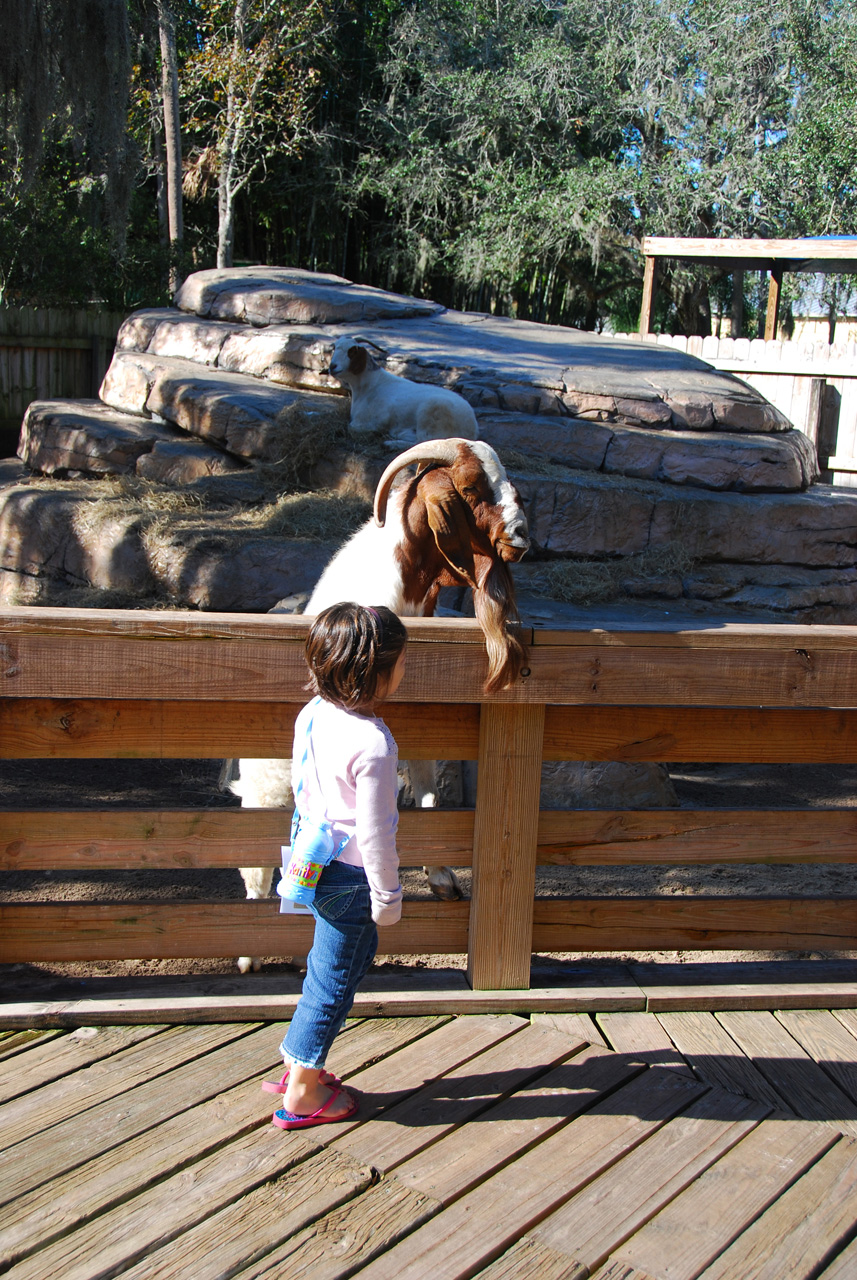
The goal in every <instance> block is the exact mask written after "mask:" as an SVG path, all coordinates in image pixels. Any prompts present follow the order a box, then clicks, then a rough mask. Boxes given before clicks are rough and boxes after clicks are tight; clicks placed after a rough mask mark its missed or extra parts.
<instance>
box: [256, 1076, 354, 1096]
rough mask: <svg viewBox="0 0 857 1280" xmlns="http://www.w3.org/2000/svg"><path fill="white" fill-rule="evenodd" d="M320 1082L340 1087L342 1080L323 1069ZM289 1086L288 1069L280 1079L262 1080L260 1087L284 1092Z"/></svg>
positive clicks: (271, 1091) (272, 1091)
mask: <svg viewBox="0 0 857 1280" xmlns="http://www.w3.org/2000/svg"><path fill="white" fill-rule="evenodd" d="M321 1083H322V1084H326V1085H329V1086H330V1087H331V1088H332V1089H341V1088H342V1081H341V1080H340V1079H339V1077H338V1076H335V1075H334V1074H333V1072H332V1071H323V1072H322V1073H321ZM288 1087H289V1073H288V1071H287V1072H286V1074H285V1075H284V1076H283V1077H282V1078H281V1079H280V1080H263V1081H262V1088H263V1089H264V1090H265V1093H285V1092H286V1090H287V1089H288Z"/></svg>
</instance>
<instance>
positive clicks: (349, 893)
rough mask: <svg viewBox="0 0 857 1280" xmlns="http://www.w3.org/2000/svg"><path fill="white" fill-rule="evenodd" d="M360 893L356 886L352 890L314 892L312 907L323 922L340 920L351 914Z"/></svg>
mask: <svg viewBox="0 0 857 1280" xmlns="http://www.w3.org/2000/svg"><path fill="white" fill-rule="evenodd" d="M359 893H360V889H359V887H358V886H357V885H355V887H354V888H353V889H333V890H332V891H331V892H330V893H319V892H318V890H316V894H315V901H314V903H313V906H314V907H315V909H316V911H317V912H318V914H319V915H320V916H321V917H322V919H324V920H330V921H331V922H332V921H334V920H341V919H342V918H343V916H346V915H350V914H352V908H353V907H355V906H356V900H357V897H358V895H359Z"/></svg>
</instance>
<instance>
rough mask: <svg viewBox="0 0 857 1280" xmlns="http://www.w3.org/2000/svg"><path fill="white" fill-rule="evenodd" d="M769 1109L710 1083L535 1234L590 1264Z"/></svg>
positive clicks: (605, 1254)
mask: <svg viewBox="0 0 857 1280" xmlns="http://www.w3.org/2000/svg"><path fill="white" fill-rule="evenodd" d="M767 1113H768V1108H767V1107H765V1106H763V1105H762V1104H760V1103H758V1102H752V1101H750V1099H748V1098H739V1097H737V1095H734V1094H728V1093H726V1092H725V1091H724V1090H722V1089H711V1090H709V1091H708V1093H707V1094H705V1095H704V1096H703V1097H701V1098H699V1099H698V1100H695V1101H694V1102H692V1103H691V1104H690V1106H688V1107H686V1108H685V1110H684V1111H683V1112H682V1114H681V1115H680V1116H678V1117H676V1119H674V1120H670V1121H669V1122H668V1123H667V1124H665V1125H664V1127H663V1128H662V1129H660V1130H659V1131H658V1132H657V1133H655V1134H653V1136H652V1137H651V1138H649V1140H648V1141H647V1142H645V1143H643V1145H642V1146H641V1147H637V1148H635V1149H634V1150H633V1151H632V1152H631V1153H630V1155H627V1156H625V1158H624V1160H620V1161H619V1163H618V1164H616V1165H614V1166H613V1168H612V1169H610V1170H609V1171H608V1172H607V1173H606V1174H604V1175H603V1176H602V1177H601V1178H598V1179H597V1181H596V1182H594V1183H591V1184H590V1185H589V1186H587V1187H584V1189H583V1190H582V1191H580V1192H578V1193H577V1195H575V1196H573V1197H572V1199H571V1200H569V1201H567V1203H566V1204H564V1205H563V1206H562V1208H560V1209H558V1210H557V1211H556V1212H555V1213H553V1214H551V1216H550V1217H549V1218H547V1219H546V1220H545V1221H544V1222H543V1223H541V1224H540V1225H539V1226H537V1227H536V1228H535V1229H534V1230H533V1231H532V1233H531V1236H532V1239H533V1240H535V1241H537V1242H538V1243H540V1244H543V1245H546V1246H548V1247H549V1248H551V1249H552V1250H555V1251H557V1252H559V1253H564V1254H565V1255H566V1256H567V1257H569V1258H574V1259H575V1260H576V1261H578V1262H580V1263H583V1264H585V1265H586V1266H587V1267H588V1268H589V1270H590V1271H594V1270H595V1269H596V1268H597V1267H598V1266H599V1265H600V1264H601V1263H603V1262H604V1261H605V1260H606V1259H607V1258H608V1257H609V1255H610V1254H611V1253H613V1252H614V1250H615V1249H616V1248H617V1247H618V1246H619V1245H621V1244H622V1243H623V1242H624V1241H625V1240H627V1239H628V1238H629V1237H630V1236H632V1235H633V1234H634V1233H635V1232H636V1231H638V1230H639V1229H640V1228H641V1227H642V1226H644V1225H645V1223H646V1222H648V1221H649V1219H650V1218H653V1217H654V1216H655V1214H656V1213H658V1212H659V1211H660V1210H661V1209H662V1208H664V1206H665V1205H667V1204H669V1202H670V1201H671V1200H673V1199H674V1198H675V1197H676V1196H677V1195H679V1194H680V1193H681V1192H682V1191H684V1190H685V1189H686V1188H687V1187H689V1186H690V1185H691V1183H693V1181H694V1180H695V1179H696V1178H698V1177H699V1176H700V1174H701V1173H703V1172H705V1170H706V1169H708V1168H710V1167H711V1166H712V1165H713V1164H715V1163H716V1161H717V1160H719V1159H720V1158H721V1157H722V1156H723V1155H725V1153H726V1152H727V1151H730V1150H731V1149H732V1147H734V1146H735V1145H736V1144H737V1143H738V1142H740V1141H741V1140H742V1139H743V1138H744V1137H746V1135H747V1134H748V1133H749V1132H750V1131H751V1130H752V1129H754V1128H755V1127H756V1125H758V1124H759V1123H760V1122H761V1121H762V1120H763V1119H764V1117H765V1116H766V1115H767Z"/></svg>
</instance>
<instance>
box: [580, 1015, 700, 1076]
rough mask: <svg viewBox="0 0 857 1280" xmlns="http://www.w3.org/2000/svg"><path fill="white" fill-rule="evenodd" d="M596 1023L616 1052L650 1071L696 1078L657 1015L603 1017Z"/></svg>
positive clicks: (599, 1017) (597, 1018) (598, 1017)
mask: <svg viewBox="0 0 857 1280" xmlns="http://www.w3.org/2000/svg"><path fill="white" fill-rule="evenodd" d="M595 1021H596V1023H597V1024H598V1026H599V1027H600V1028H601V1030H602V1031H603V1032H604V1034H605V1036H606V1043H607V1044H608V1045H609V1046H610V1048H611V1049H613V1050H614V1052H616V1053H629V1054H632V1055H633V1056H634V1057H636V1058H637V1060H638V1061H640V1062H645V1063H646V1065H647V1066H649V1067H667V1068H668V1069H669V1070H671V1071H679V1072H681V1073H682V1074H683V1075H693V1070H692V1068H691V1067H689V1066H688V1064H687V1063H686V1062H685V1060H684V1058H683V1057H682V1056H681V1054H680V1053H679V1051H678V1049H676V1047H675V1045H674V1044H673V1042H672V1040H670V1038H669V1036H668V1035H667V1033H666V1031H665V1030H664V1028H663V1027H662V1026H661V1024H660V1023H659V1022H658V1020H657V1018H656V1017H655V1015H654V1014H653V1013H642V1012H635V1011H632V1012H629V1013H600V1014H598V1016H597V1017H596V1019H595Z"/></svg>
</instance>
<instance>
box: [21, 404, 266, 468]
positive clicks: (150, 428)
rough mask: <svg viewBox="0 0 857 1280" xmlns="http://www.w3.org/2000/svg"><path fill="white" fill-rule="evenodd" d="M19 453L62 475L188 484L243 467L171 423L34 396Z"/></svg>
mask: <svg viewBox="0 0 857 1280" xmlns="http://www.w3.org/2000/svg"><path fill="white" fill-rule="evenodd" d="M18 456H19V457H20V458H21V460H22V461H23V462H25V463H26V465H27V466H28V467H30V468H31V469H32V470H33V471H39V472H42V473H43V474H44V475H60V476H71V477H74V476H79V475H87V476H107V475H123V474H124V475H128V474H130V475H133V474H135V473H136V474H137V475H140V476H145V477H146V478H147V479H151V480H161V481H163V482H164V483H185V482H186V481H188V480H192V479H196V478H198V477H199V476H211V475H227V474H229V473H231V472H233V471H239V470H243V469H244V465H245V464H243V463H241V462H238V461H237V460H236V459H234V458H232V457H231V456H230V455H229V454H227V453H224V452H223V451H222V450H220V449H214V448H211V447H209V446H208V445H205V444H202V443H200V442H198V441H194V440H189V439H188V438H187V436H185V435H184V434H183V433H181V432H177V431H175V430H172V429H171V428H170V427H169V426H165V425H161V424H160V423H157V422H154V421H152V419H151V418H143V417H140V416H137V415H135V414H130V413H122V412H120V411H119V410H117V409H113V408H110V407H109V406H108V405H105V404H103V403H102V402H101V401H100V400H34V401H33V403H32V404H31V405H30V406H29V407H28V409H27V412H26V414H25V415H24V421H23V424H22V427H21V436H20V441H19V444H18Z"/></svg>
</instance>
